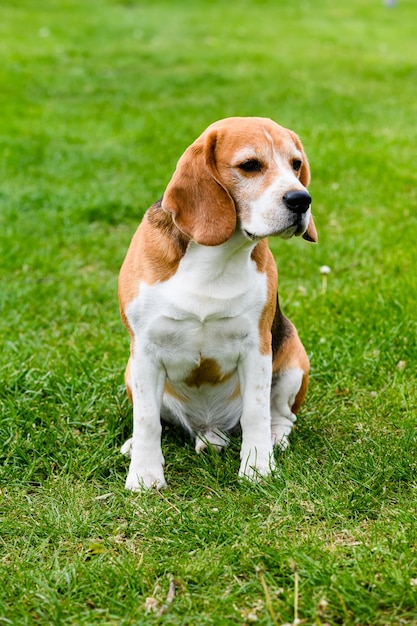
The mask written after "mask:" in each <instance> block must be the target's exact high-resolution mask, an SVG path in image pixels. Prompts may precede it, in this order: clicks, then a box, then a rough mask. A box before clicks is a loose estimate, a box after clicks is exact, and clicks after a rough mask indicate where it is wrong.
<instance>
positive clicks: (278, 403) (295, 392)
mask: <svg viewBox="0 0 417 626" xmlns="http://www.w3.org/2000/svg"><path fill="white" fill-rule="evenodd" d="M306 388H307V381H306V374H305V373H304V372H303V370H302V369H300V368H292V369H289V370H287V371H285V372H282V373H280V374H278V375H276V376H274V378H273V379H272V389H271V435H272V444H273V445H274V446H279V447H280V448H281V449H282V450H285V448H287V446H288V445H289V442H288V437H289V436H290V433H291V430H292V428H293V426H294V424H295V422H296V420H297V416H296V411H297V410H298V408H299V406H300V405H301V403H302V401H303V399H304V395H305V391H306Z"/></svg>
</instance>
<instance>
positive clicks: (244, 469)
mask: <svg viewBox="0 0 417 626" xmlns="http://www.w3.org/2000/svg"><path fill="white" fill-rule="evenodd" d="M241 458H242V461H241V464H240V469H239V477H240V478H245V479H246V480H250V481H251V482H257V481H259V480H261V479H262V478H263V477H265V476H269V475H270V474H271V472H273V471H274V469H275V461H274V456H273V453H272V452H271V451H269V450H268V451H260V450H257V449H252V450H250V451H249V453H248V454H242V455H241Z"/></svg>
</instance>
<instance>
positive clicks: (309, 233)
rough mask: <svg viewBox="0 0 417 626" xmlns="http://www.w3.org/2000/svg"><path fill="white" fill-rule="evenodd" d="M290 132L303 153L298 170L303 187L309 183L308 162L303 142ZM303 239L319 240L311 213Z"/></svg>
mask: <svg viewBox="0 0 417 626" xmlns="http://www.w3.org/2000/svg"><path fill="white" fill-rule="evenodd" d="M290 133H291V136H292V138H293V140H294V143H295V145H296V146H297V148H298V149H299V150H300V152H301V154H302V155H303V158H302V165H301V170H300V183H301V184H302V185H304V187H308V185H309V183H310V166H309V164H308V159H307V156H306V153H305V152H304V148H303V144H302V143H301V141H300V138H299V137H298V135H296V133H294V132H293V131H290ZM303 239H305V240H306V241H311V243H317V242H318V240H319V239H318V236H317V230H316V225H315V224H314V219H313V216H312V215H311V216H310V221H309V223H308V226H307V230H306V232H305V233H304V235H303Z"/></svg>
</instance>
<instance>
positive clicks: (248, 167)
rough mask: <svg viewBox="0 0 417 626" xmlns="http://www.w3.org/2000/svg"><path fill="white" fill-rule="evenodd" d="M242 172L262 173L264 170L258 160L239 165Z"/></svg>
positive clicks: (249, 160) (250, 160) (248, 160)
mask: <svg viewBox="0 0 417 626" xmlns="http://www.w3.org/2000/svg"><path fill="white" fill-rule="evenodd" d="M238 168H239V169H240V170H243V171H244V172H260V171H261V169H262V163H261V162H260V161H258V159H247V160H246V161H243V163H240V164H239V165H238Z"/></svg>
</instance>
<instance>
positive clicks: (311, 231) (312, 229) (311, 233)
mask: <svg viewBox="0 0 417 626" xmlns="http://www.w3.org/2000/svg"><path fill="white" fill-rule="evenodd" d="M303 239H305V240H306V241H310V242H311V243H317V242H318V240H319V238H318V236H317V230H316V225H315V223H314V219H313V216H312V215H310V221H309V223H308V226H307V230H306V232H305V233H304V235H303Z"/></svg>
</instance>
